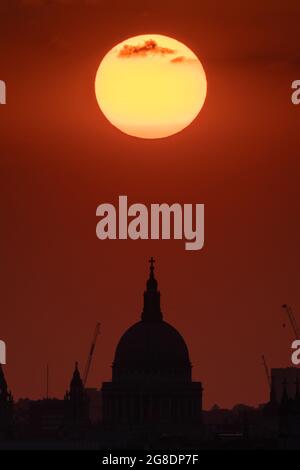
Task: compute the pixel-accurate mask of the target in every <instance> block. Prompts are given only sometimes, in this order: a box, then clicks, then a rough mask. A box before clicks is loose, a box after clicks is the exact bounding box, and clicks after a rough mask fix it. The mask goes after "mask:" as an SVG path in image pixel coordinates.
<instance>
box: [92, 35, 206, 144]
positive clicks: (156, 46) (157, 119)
mask: <svg viewBox="0 0 300 470" xmlns="http://www.w3.org/2000/svg"><path fill="white" fill-rule="evenodd" d="M95 91H96V97H97V101H98V104H99V106H100V109H101V110H102V112H103V114H104V115H105V116H106V118H107V119H108V120H109V121H110V122H111V123H112V124H113V125H114V126H116V127H117V128H118V129H120V130H121V131H122V132H124V133H126V134H129V135H131V136H135V137H141V138H144V139H158V138H161V137H168V136H170V135H173V134H176V133H177V132H180V131H181V130H182V129H184V128H185V127H187V126H188V125H189V124H190V123H191V122H192V121H193V120H194V119H195V118H196V116H197V115H198V113H199V111H200V110H201V108H202V106H203V104H204V101H205V97H206V91H207V82H206V76H205V72H204V69H203V67H202V65H201V62H200V61H199V59H198V57H197V56H196V55H195V54H194V53H193V52H192V51H191V50H190V49H189V48H188V47H186V46H185V45H184V44H182V43H181V42H179V41H176V40H175V39H172V38H169V37H167V36H162V35H158V34H145V35H142V36H135V37H133V38H130V39H127V40H126V41H123V42H121V43H120V44H118V45H117V46H116V47H114V48H113V49H111V50H110V51H109V52H108V53H107V54H106V56H105V57H104V58H103V60H102V62H101V64H100V66H99V68H98V71H97V75H96V80H95Z"/></svg>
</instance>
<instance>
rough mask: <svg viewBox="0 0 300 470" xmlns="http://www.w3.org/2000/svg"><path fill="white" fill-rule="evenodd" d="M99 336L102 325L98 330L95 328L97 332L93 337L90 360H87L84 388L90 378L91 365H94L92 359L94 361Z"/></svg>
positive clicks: (98, 324) (98, 326) (98, 325)
mask: <svg viewBox="0 0 300 470" xmlns="http://www.w3.org/2000/svg"><path fill="white" fill-rule="evenodd" d="M99 334H100V323H97V324H96V328H95V332H94V335H93V338H92V344H91V348H90V351H89V355H88V358H87V362H86V366H85V370H84V376H83V385H84V387H85V385H86V383H87V379H88V376H89V372H90V368H91V363H92V359H93V354H94V351H95V346H96V342H97V338H98V335H99Z"/></svg>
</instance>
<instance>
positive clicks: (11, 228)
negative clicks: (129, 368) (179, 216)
mask: <svg viewBox="0 0 300 470" xmlns="http://www.w3.org/2000/svg"><path fill="white" fill-rule="evenodd" d="M261 3H262V2H259V1H252V2H248V5H247V6H243V8H242V9H241V7H240V2H238V1H233V0H232V1H229V2H226V7H225V6H224V7H222V6H220V2H212V1H204V2H199V1H196V0H195V1H185V2H174V1H173V2H171V1H165V2H163V4H161V5H160V6H159V8H158V7H157V4H154V3H153V2H140V1H139V2H137V1H132V2H130V1H129V2H126V3H124V2H121V1H111V2H109V3H104V2H100V1H99V2H97V1H72V2H69V1H66V0H65V1H54V0H53V1H49V2H46V1H42V0H41V1H39V0H35V1H34V0H29V1H25V0H24V1H23V2H21V1H6V0H4V1H3V2H1V5H0V79H2V80H5V81H6V82H7V89H8V95H7V105H6V106H1V107H0V145H1V159H0V188H1V199H0V213H1V266H0V283H1V296H0V309H1V324H0V338H1V339H4V340H5V341H6V343H7V353H8V357H7V359H8V364H7V366H5V373H6V375H7V378H8V381H9V386H10V387H11V388H12V391H13V393H14V395H15V396H16V397H20V396H22V397H26V396H30V397H34V398H37V397H40V396H42V395H43V394H45V367H46V366H45V365H46V363H47V362H49V366H50V394H51V395H57V396H62V395H63V393H64V391H65V389H66V387H67V386H68V383H69V380H70V376H71V373H72V370H73V366H74V362H75V360H76V359H77V360H79V363H80V365H81V366H82V367H83V366H84V364H85V361H86V357H87V353H88V349H89V343H90V340H91V336H92V333H93V330H94V327H95V323H96V321H97V320H99V321H101V323H102V333H101V336H100V338H99V343H98V345H97V349H96V353H95V357H94V362H93V366H92V370H91V375H90V380H89V385H90V386H100V384H101V382H102V381H103V380H108V379H109V378H110V365H111V362H112V359H113V353H114V349H115V346H116V343H117V340H118V338H119V337H120V334H121V333H122V332H123V331H124V329H125V328H126V327H127V326H129V325H130V324H131V323H133V322H134V321H136V320H137V319H138V318H139V315H140V312H141V309H142V293H143V290H144V286H145V281H146V277H147V270H148V267H147V260H148V258H149V256H151V255H153V256H154V257H155V258H156V259H157V278H158V280H159V286H160V290H161V293H162V309H163V313H164V315H165V318H166V320H167V321H169V322H170V323H172V324H173V325H174V326H175V327H177V328H178V329H179V331H180V332H181V333H182V334H183V335H184V337H185V339H186V341H187V343H188V346H189V350H190V354H191V360H192V363H193V365H194V369H193V371H194V378H195V379H197V380H202V381H203V385H204V388H205V391H204V405H205V407H209V406H211V405H212V404H214V403H216V402H217V403H218V404H220V405H222V406H231V405H233V404H234V403H240V402H246V403H249V404H257V403H260V402H262V401H264V400H266V398H267V386H266V378H265V375H264V371H263V367H262V366H261V360H260V355H261V354H263V353H264V354H265V356H266V358H267V361H268V363H269V365H270V366H273V367H280V366H285V365H290V361H289V346H290V342H291V339H292V336H291V335H290V333H289V330H288V329H286V330H284V329H283V328H282V323H283V313H282V312H281V308H280V306H281V304H282V303H283V302H288V303H290V304H291V305H293V306H294V310H295V313H298V318H299V321H300V313H299V312H300V298H299V286H298V283H299V281H298V272H299V264H300V263H299V262H300V260H299V239H300V236H299V235H300V233H299V209H300V202H299V193H298V186H299V176H300V163H299V159H298V152H297V150H298V148H299V140H300V137H299V118H300V107H298V108H297V107H296V106H293V105H292V104H291V100H290V95H291V91H290V86H291V83H292V81H293V80H295V79H299V78H300V65H299V64H300V62H299V44H298V18H299V13H300V6H299V2H298V1H287V2H284V4H283V2H281V1H275V0H272V1H271V0H266V1H264V2H263V5H262V4H261ZM147 31H153V32H156V33H160V34H166V35H169V36H171V37H176V39H178V40H180V41H182V42H183V43H185V44H186V45H187V46H189V47H191V49H192V50H193V51H194V52H195V53H196V54H197V56H198V57H199V58H200V60H201V62H202V63H203V66H204V68H205V71H206V74H207V79H208V96H207V101H206V103H205V106H204V108H203V110H202V111H201V113H200V115H199V117H198V118H197V119H196V121H195V122H194V123H193V124H192V125H191V126H190V127H189V128H188V129H186V130H185V131H184V132H182V133H180V134H178V135H175V136H173V137H171V138H169V139H164V140H157V141H146V140H140V139H133V138H131V137H129V136H126V135H125V134H122V133H121V132H119V131H118V130H117V129H115V128H114V127H113V126H111V125H110V124H109V122H107V120H106V119H105V117H104V116H102V115H101V113H100V112H99V108H98V105H97V102H96V99H95V96H94V78H95V73H96V70H97V67H98V65H99V62H100V60H101V58H102V57H103V56H104V54H105V53H106V52H107V51H108V50H109V49H110V48H111V47H112V46H113V45H114V44H116V43H118V42H120V41H121V40H123V39H126V38H127V37H130V36H134V35H137V34H141V33H144V32H147ZM119 194H127V195H128V197H129V202H130V201H131V202H143V203H145V204H150V203H151V202H168V203H172V202H175V201H176V202H180V203H194V204H195V203H204V204H205V207H206V229H205V238H206V245H205V248H204V250H202V251H199V252H187V251H185V250H184V247H183V242H182V241H176V242H172V241H152V242H151V241H148V242H147V241H139V242H137V241H129V240H127V241H110V242H107V243H104V242H100V241H99V240H98V239H97V238H96V235H95V227H96V217H95V211H96V207H97V205H98V204H100V203H101V202H113V203H117V198H118V196H119Z"/></svg>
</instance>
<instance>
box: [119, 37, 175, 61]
mask: <svg viewBox="0 0 300 470" xmlns="http://www.w3.org/2000/svg"><path fill="white" fill-rule="evenodd" d="M175 52H176V51H175V50H174V49H169V48H168V47H161V46H159V45H158V44H157V42H156V41H154V40H153V39H149V40H148V41H144V44H138V45H136V46H133V45H131V44H124V46H123V47H122V49H121V50H120V51H119V53H118V57H133V56H146V55H148V54H162V55H165V54H175Z"/></svg>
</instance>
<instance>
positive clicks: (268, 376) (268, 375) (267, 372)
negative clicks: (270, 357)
mask: <svg viewBox="0 0 300 470" xmlns="http://www.w3.org/2000/svg"><path fill="white" fill-rule="evenodd" d="M261 358H262V365H263V366H264V369H265V373H266V377H267V381H268V386H269V389H271V376H270V372H269V367H268V364H267V361H266V358H265V356H264V355H262V356H261Z"/></svg>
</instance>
